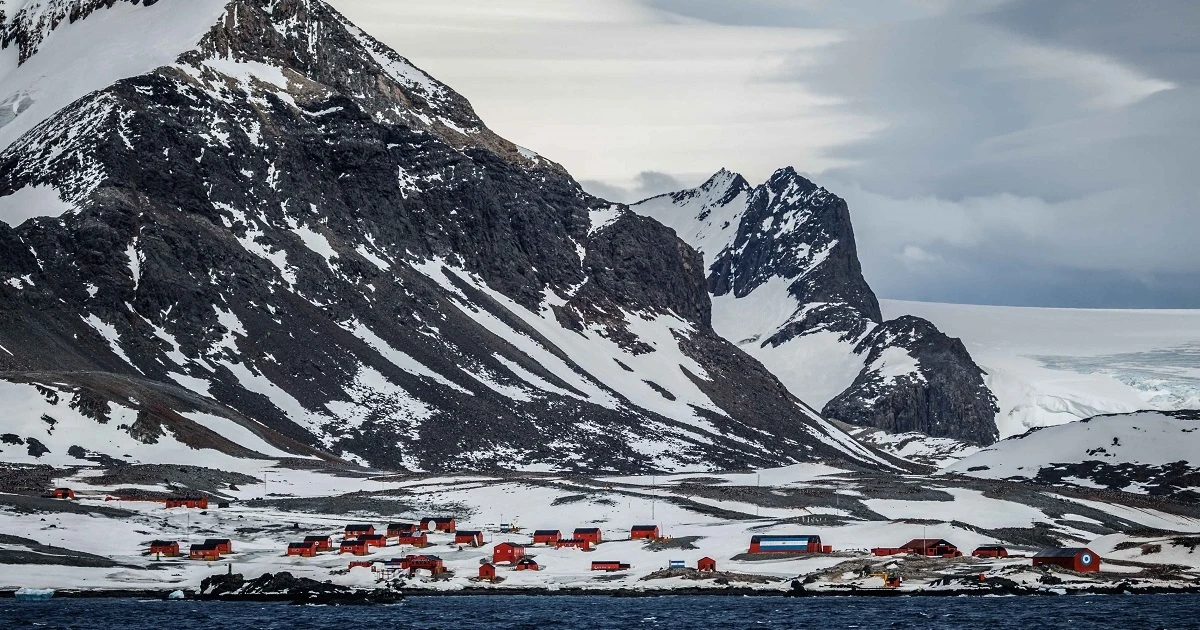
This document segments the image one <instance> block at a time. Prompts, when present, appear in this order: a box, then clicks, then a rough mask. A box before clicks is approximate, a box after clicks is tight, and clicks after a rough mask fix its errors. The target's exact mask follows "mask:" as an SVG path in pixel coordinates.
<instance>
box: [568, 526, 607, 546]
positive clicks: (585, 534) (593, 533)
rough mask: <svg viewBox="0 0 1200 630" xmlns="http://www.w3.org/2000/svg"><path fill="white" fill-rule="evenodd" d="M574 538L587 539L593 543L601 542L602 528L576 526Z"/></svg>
mask: <svg viewBox="0 0 1200 630" xmlns="http://www.w3.org/2000/svg"><path fill="white" fill-rule="evenodd" d="M574 538H578V539H580V540H586V541H588V542H590V543H592V544H593V545H599V544H600V538H601V535H600V528H599V527H577V528H575V534H574Z"/></svg>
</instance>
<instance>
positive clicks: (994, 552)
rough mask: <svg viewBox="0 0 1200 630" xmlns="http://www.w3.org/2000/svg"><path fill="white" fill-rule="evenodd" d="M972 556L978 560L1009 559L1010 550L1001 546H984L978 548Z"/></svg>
mask: <svg viewBox="0 0 1200 630" xmlns="http://www.w3.org/2000/svg"><path fill="white" fill-rule="evenodd" d="M971 555H972V556H974V557H976V558H1007V557H1008V549H1005V548H1004V547H1001V546H1000V545H984V546H983V547H976V548H975V551H972V552H971Z"/></svg>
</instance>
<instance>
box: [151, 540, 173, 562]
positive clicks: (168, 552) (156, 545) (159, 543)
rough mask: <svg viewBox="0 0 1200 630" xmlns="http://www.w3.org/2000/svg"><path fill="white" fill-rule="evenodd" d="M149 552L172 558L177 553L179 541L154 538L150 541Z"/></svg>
mask: <svg viewBox="0 0 1200 630" xmlns="http://www.w3.org/2000/svg"><path fill="white" fill-rule="evenodd" d="M150 553H152V554H155V555H161V556H168V557H171V558H174V557H175V556H178V555H179V543H177V542H175V541H173V540H156V541H154V542H152V543H150Z"/></svg>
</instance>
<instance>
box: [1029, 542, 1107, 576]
mask: <svg viewBox="0 0 1200 630" xmlns="http://www.w3.org/2000/svg"><path fill="white" fill-rule="evenodd" d="M1045 565H1053V566H1056V567H1062V568H1064V569H1067V570H1068V571H1075V572H1077V573H1093V572H1096V571H1099V570H1100V556H1098V555H1096V552H1094V551H1092V550H1091V549H1088V548H1087V547H1052V548H1050V549H1043V550H1041V551H1039V552H1037V554H1036V555H1034V556H1033V566H1035V567H1040V566H1045Z"/></svg>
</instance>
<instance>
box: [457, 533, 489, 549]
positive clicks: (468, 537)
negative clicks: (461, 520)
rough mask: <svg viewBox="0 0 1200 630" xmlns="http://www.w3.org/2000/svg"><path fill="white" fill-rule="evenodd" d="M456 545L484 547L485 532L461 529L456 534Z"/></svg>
mask: <svg viewBox="0 0 1200 630" xmlns="http://www.w3.org/2000/svg"><path fill="white" fill-rule="evenodd" d="M454 544H456V545H469V546H471V547H482V546H483V532H481V531H474V530H466V529H461V530H459V531H458V532H456V533H455V534H454Z"/></svg>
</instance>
